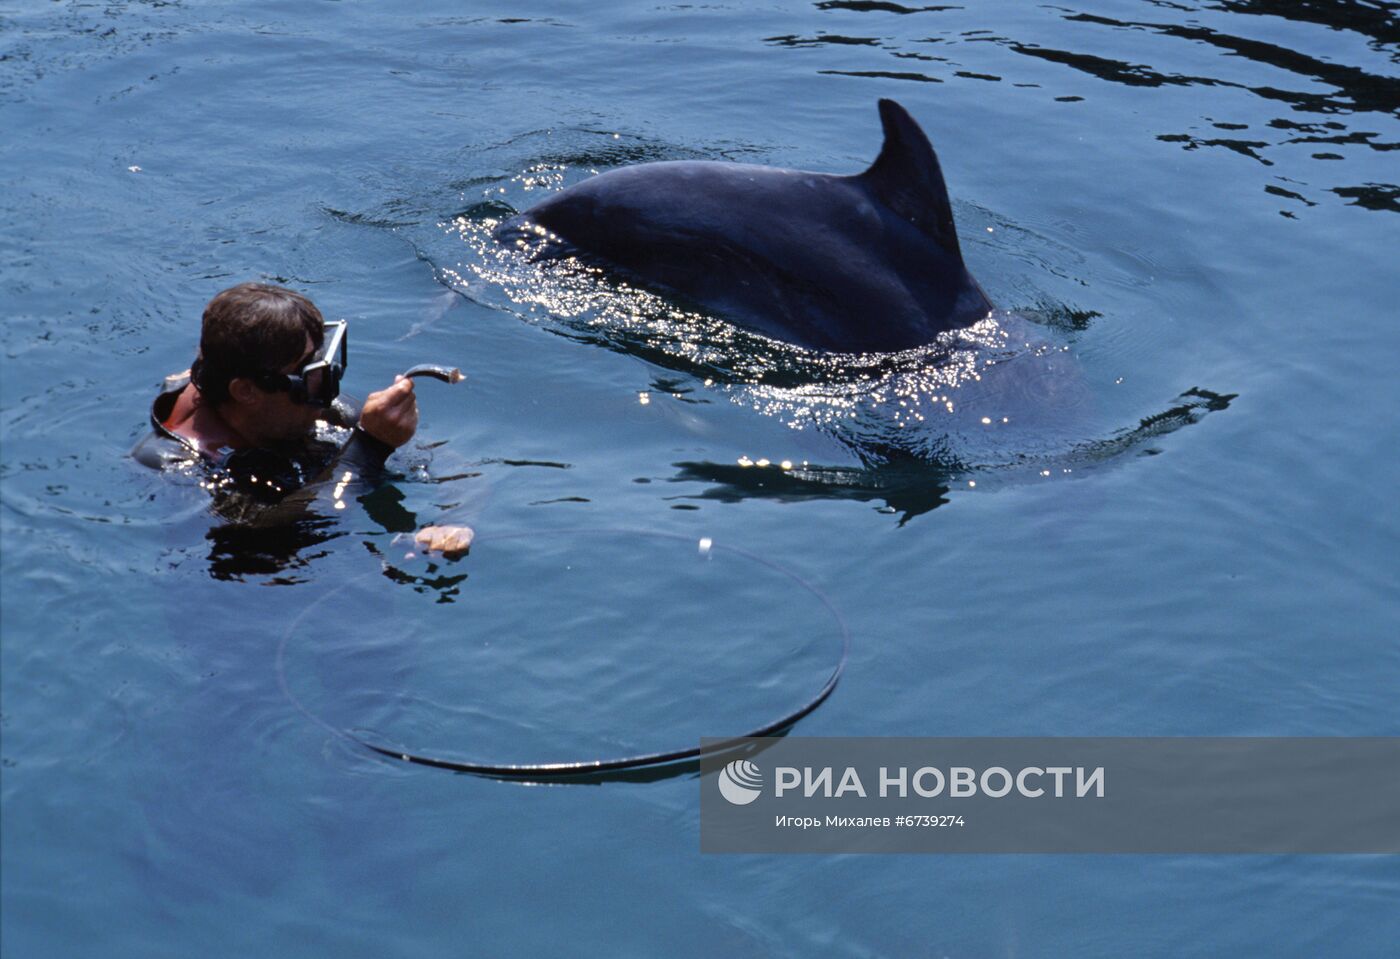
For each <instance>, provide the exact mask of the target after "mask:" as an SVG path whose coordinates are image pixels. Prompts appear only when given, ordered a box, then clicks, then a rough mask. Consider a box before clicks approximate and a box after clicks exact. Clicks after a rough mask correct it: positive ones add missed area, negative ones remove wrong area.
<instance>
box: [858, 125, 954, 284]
mask: <svg viewBox="0 0 1400 959" xmlns="http://www.w3.org/2000/svg"><path fill="white" fill-rule="evenodd" d="M880 123H881V124H882V125H883V126H884V128H885V145H884V146H883V147H881V148H880V155H879V156H878V157H876V158H875V162H874V163H873V164H871V165H870V169H868V170H866V171H865V172H864V173H862V174H860V176H859V178H858V179H860V180H861V181H862V182H863V183H864V184H865V186H866V188H867V189H869V190H870V191H871V192H872V193H874V194H875V195H876V196H877V197H879V198H880V199H881V200H882V201H883V202H884V203H885V205H886V206H888V207H889V208H890V209H892V210H893V211H894V212H895V213H896V214H898V215H899V216H901V217H903V218H904V219H906V220H908V221H910V222H911V223H913V224H914V225H915V226H916V227H918V228H919V229H920V230H922V231H923V232H924V233H925V234H926V235H928V236H929V237H931V238H932V239H933V240H935V241H936V242H937V243H938V244H939V245H940V246H942V247H943V249H945V250H946V251H948V253H949V254H951V255H952V256H955V257H957V259H958V261H959V262H961V261H962V250H961V249H960V248H959V246H958V231H957V229H956V228H955V227H954V226H953V208H952V206H951V205H950V204H949V203H948V187H947V186H946V185H944V183H943V170H942V169H941V168H940V167H939V165H938V156H937V154H935V153H934V152H933V145H932V144H931V143H929V142H928V137H927V136H925V135H924V131H923V130H922V129H920V128H919V125H918V124H917V123H915V122H914V118H913V117H911V116H910V115H909V112H908V111H907V110H905V109H904V107H902V106H900V105H899V104H898V103H895V102H894V101H893V100H881V101H880Z"/></svg>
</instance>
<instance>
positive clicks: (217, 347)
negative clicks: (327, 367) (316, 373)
mask: <svg viewBox="0 0 1400 959" xmlns="http://www.w3.org/2000/svg"><path fill="white" fill-rule="evenodd" d="M324 329H325V327H324V320H323V319H322V317H321V311H320V310H318V309H316V306H315V304H313V303H312V302H311V301H310V300H308V299H307V298H306V297H304V296H302V295H301V294H300V293H297V292H295V291H293V290H288V289H286V288H284V287H280V286H271V285H269V284H266V283H241V284H239V285H238V286H234V287H230V288H229V289H227V290H224V291H223V292H222V293H220V294H218V295H217V296H215V297H214V298H213V299H212V300H210V301H209V305H208V306H206V307H205V308H204V325H203V329H202V331H201V334H200V340H199V358H198V359H197V360H196V361H195V365H194V367H193V370H192V376H193V379H194V384H195V386H196V387H197V388H198V389H199V395H200V400H201V402H203V403H207V404H208V405H210V406H212V407H213V408H215V409H216V410H218V411H219V412H220V413H221V414H222V415H224V416H225V417H226V418H229V417H230V415H231V414H232V416H233V417H235V418H237V419H238V420H240V421H241V422H242V423H244V424H249V425H250V426H251V428H252V431H253V432H255V433H257V434H258V435H257V436H251V437H250V439H256V440H276V439H291V438H293V437H295V436H298V435H301V434H304V433H305V432H306V431H307V430H308V429H310V428H311V426H312V424H313V423H314V422H315V420H316V417H317V411H316V409H315V408H314V407H311V406H306V405H302V404H297V403H294V402H292V399H291V398H290V396H289V395H288V394H287V393H286V392H285V391H281V390H278V389H275V388H272V387H271V386H270V384H271V383H272V382H274V381H275V379H276V374H280V373H295V372H296V371H297V369H299V368H300V366H301V365H302V364H303V363H304V362H305V361H306V360H307V359H308V358H310V357H311V356H312V355H313V354H314V353H315V352H316V350H317V349H318V348H319V347H320V346H321V341H322V337H323V336H324ZM245 432H247V430H245Z"/></svg>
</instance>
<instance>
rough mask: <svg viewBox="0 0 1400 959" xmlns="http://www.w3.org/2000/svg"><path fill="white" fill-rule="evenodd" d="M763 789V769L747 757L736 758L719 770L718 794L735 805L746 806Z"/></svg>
mask: <svg viewBox="0 0 1400 959" xmlns="http://www.w3.org/2000/svg"><path fill="white" fill-rule="evenodd" d="M762 790H763V771H762V770H761V769H759V768H758V767H757V766H755V765H754V764H753V763H751V762H749V761H748V760H747V759H736V760H734V761H733V762H732V763H730V764H729V765H728V766H725V767H724V768H723V769H721V770H720V771H719V794H720V795H721V796H723V797H724V798H725V799H728V800H729V801H730V802H732V803H733V804H734V805H736V806H747V805H748V804H749V803H751V802H753V801H754V800H755V799H757V798H758V795H759V793H760V792H762Z"/></svg>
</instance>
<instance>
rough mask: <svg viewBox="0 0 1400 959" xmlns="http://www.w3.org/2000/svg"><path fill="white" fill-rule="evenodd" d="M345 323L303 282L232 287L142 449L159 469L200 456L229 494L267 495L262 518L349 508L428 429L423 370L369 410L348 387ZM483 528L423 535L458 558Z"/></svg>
mask: <svg viewBox="0 0 1400 959" xmlns="http://www.w3.org/2000/svg"><path fill="white" fill-rule="evenodd" d="M345 333H346V327H345V323H344V322H343V321H342V322H340V323H326V322H325V320H324V318H323V317H322V316H321V311H320V310H318V309H317V308H316V306H315V304H313V303H312V302H311V301H310V300H308V299H307V298H306V297H304V296H302V295H301V294H300V293H297V292H295V291H293V290H288V289H286V288H284V287H280V286H271V285H268V284H264V283H243V284H240V285H238V286H234V287H230V288H229V289H227V290H224V291H223V292H222V293H219V294H218V295H217V296H215V297H214V298H213V299H212V300H210V301H209V305H208V306H207V307H205V309H204V320H203V327H202V330H201V334H200V343H199V356H198V357H197V358H196V359H195V361H194V364H193V365H192V366H191V367H190V369H189V371H188V372H187V373H185V374H180V375H178V376H176V377H171V378H169V379H168V380H167V381H166V388H165V390H164V391H163V392H161V394H160V395H159V396H157V397H156V400H155V402H154V403H153V404H152V406H151V433H150V434H149V435H147V436H146V437H145V438H144V439H143V440H141V442H140V443H138V444H137V446H136V448H135V449H134V450H133V451H132V455H133V456H134V457H135V458H136V459H137V460H138V461H140V462H142V463H144V464H146V465H148V466H153V467H156V468H159V469H163V468H166V467H169V466H174V465H178V464H189V463H198V464H200V465H201V466H203V467H204V468H207V469H209V470H210V471H211V473H212V475H213V477H214V480H215V483H214V485H215V488H216V489H217V490H219V491H220V493H222V494H228V495H229V496H238V497H239V499H240V501H243V500H251V501H252V502H254V503H256V504H259V507H260V508H259V509H257V510H256V511H254V512H255V513H256V517H257V521H258V522H260V523H266V522H269V521H272V522H275V521H277V519H278V518H285V516H287V515H290V514H292V513H293V512H300V511H302V510H304V509H306V508H307V507H309V506H313V504H314V505H323V506H329V507H331V508H333V509H343V508H344V497H345V495H346V493H347V492H354V491H359V490H361V489H363V487H365V486H367V485H372V484H373V483H374V482H375V481H376V480H377V478H378V477H379V475H380V474H381V472H382V470H383V466H384V461H385V460H386V459H387V458H388V456H389V454H390V453H392V452H393V451H394V450H395V449H397V448H398V447H400V446H402V445H403V444H405V443H407V442H408V441H409V440H410V439H412V437H413V434H414V432H415V431H416V430H417V428H418V401H417V399H416V398H415V397H414V394H413V381H412V380H411V379H407V378H404V377H396V378H395V382H394V384H393V385H392V386H389V387H388V388H386V389H383V390H379V391H378V392H375V393H371V394H370V395H369V396H368V397H366V399H365V402H364V405H363V406H362V407H360V408H359V409H356V408H355V406H354V404H353V403H351V402H349V401H348V400H347V399H346V398H345V397H342V396H340V378H341V375H342V373H343V372H344V369H345V365H346V362H347V357H348V352H347V349H348V348H347V345H346V339H345ZM337 430H339V431H341V432H344V431H346V430H348V431H349V439H348V440H346V441H345V442H344V443H343V444H342V445H339V446H337V445H336V444H334V443H331V442H327V441H326V440H325V439H324V438H323V437H324V436H325V435H327V434H331V433H334V432H336V431H337ZM274 504H275V505H274ZM472 536H473V534H472V531H471V529H470V528H468V527H465V526H429V527H426V528H424V529H421V530H419V531H418V532H417V534H416V536H415V540H416V542H417V543H418V544H419V545H420V546H422V547H423V548H424V549H426V550H429V551H438V552H442V553H444V554H446V555H449V556H453V555H461V554H462V553H465V552H466V551H467V549H468V548H469V547H470V546H471V541H472Z"/></svg>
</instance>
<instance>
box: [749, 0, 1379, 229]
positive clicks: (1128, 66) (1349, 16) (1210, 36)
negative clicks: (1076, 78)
mask: <svg viewBox="0 0 1400 959" xmlns="http://www.w3.org/2000/svg"><path fill="white" fill-rule="evenodd" d="M1151 6H1152V7H1155V8H1156V9H1155V11H1154V12H1155V13H1156V14H1158V15H1159V16H1160V17H1161V19H1157V20H1138V19H1121V18H1118V17H1113V16H1106V15H1103V14H1100V13H1093V12H1076V11H1074V10H1071V9H1067V8H1056V7H1047V8H1043V9H1045V10H1047V11H1056V12H1058V13H1060V15H1061V20H1062V22H1064V23H1069V24H1076V25H1082V26H1083V27H1084V28H1085V29H1086V33H1085V35H1084V38H1083V39H1084V43H1083V45H1082V46H1081V45H1080V44H1074V45H1056V44H1051V43H1046V42H1043V41H1041V40H1040V39H1038V38H1037V39H1031V38H1029V37H1026V36H1016V35H997V34H996V33H995V32H994V31H991V30H971V31H969V30H965V29H961V28H951V29H944V30H942V31H940V32H938V33H937V34H936V35H934V36H930V37H925V38H922V39H912V38H911V39H903V38H899V39H896V38H890V37H883V38H880V39H878V40H877V39H876V38H874V37H859V36H857V37H848V36H842V35H839V34H834V33H833V34H825V33H819V34H817V35H815V36H812V37H806V38H803V37H799V36H797V35H788V36H780V37H771V38H769V42H770V43H775V44H777V45H780V46H785V47H789V48H819V47H823V46H833V45H835V46H840V45H845V46H848V47H849V46H860V47H862V48H873V49H870V50H869V53H870V55H871V56H872V57H873V56H875V55H876V50H877V49H878V51H879V55H880V56H886V55H889V56H894V57H898V58H901V59H910V58H913V59H918V60H921V61H926V62H931V63H943V64H946V65H947V66H946V67H945V68H944V70H946V73H945V72H941V71H940V70H937V69H933V70H929V71H924V72H910V71H902V70H890V69H876V68H873V67H874V63H873V62H872V64H871V68H859V69H856V68H852V67H851V66H850V65H849V64H850V59H849V58H845V59H843V63H842V65H841V66H834V65H833V66H818V67H817V72H818V73H820V74H824V75H829V76H847V77H861V78H869V79H891V80H906V81H916V82H921V83H943V82H948V81H949V80H955V79H977V80H981V81H988V82H997V81H1000V80H1001V79H1002V78H1003V76H1004V75H1005V74H1006V73H1007V72H1014V71H1003V70H993V71H988V70H986V68H985V67H986V65H987V64H983V65H982V66H980V67H978V68H977V69H975V70H974V69H958V68H959V67H960V66H964V64H963V63H960V62H959V60H958V59H954V58H955V57H960V58H961V59H962V60H964V61H971V60H976V61H979V62H980V61H984V60H986V59H987V58H986V57H983V56H979V55H978V54H976V53H975V52H974V51H972V50H971V49H969V46H970V45H971V44H992V45H995V46H997V47H1000V48H1002V49H1005V50H1007V51H1010V52H1012V53H1014V54H1016V55H1018V56H1023V57H1030V58H1034V59H1037V60H1041V61H1044V62H1047V63H1051V64H1057V65H1060V66H1063V67H1066V68H1068V69H1070V70H1074V71H1076V72H1079V73H1082V74H1086V75H1088V76H1090V77H1093V78H1094V79H1096V80H1101V81H1104V82H1106V83H1110V84H1114V85H1117V86H1123V87H1140V88H1149V89H1150V88H1172V87H1182V88H1191V87H1199V88H1204V89H1209V90H1212V91H1216V92H1218V94H1219V95H1218V96H1215V95H1212V96H1210V97H1209V98H1207V99H1205V100H1203V101H1202V103H1203V105H1206V106H1207V107H1208V113H1207V114H1206V115H1204V116H1202V117H1201V119H1202V120H1203V121H1204V123H1205V124H1206V125H1208V126H1209V127H1210V129H1211V130H1225V131H1245V130H1248V131H1250V132H1249V134H1247V135H1236V136H1222V135H1219V134H1218V133H1206V134H1202V133H1198V132H1194V130H1193V129H1188V130H1168V131H1165V132H1162V133H1161V134H1159V136H1158V139H1160V140H1162V141H1163V142H1167V143H1180V144H1182V145H1183V148H1184V149H1186V150H1197V149H1209V148H1214V147H1218V148H1221V149H1224V150H1229V151H1231V152H1234V153H1237V154H1239V155H1241V156H1245V157H1249V158H1250V159H1253V160H1255V161H1257V162H1259V163H1260V164H1261V165H1263V166H1266V167H1274V166H1276V165H1281V166H1283V167H1285V168H1286V169H1287V170H1289V171H1290V172H1294V171H1299V172H1301V170H1303V169H1306V172H1307V175H1308V177H1309V179H1319V178H1320V179H1322V180H1323V181H1324V182H1323V183H1320V184H1318V186H1317V189H1316V190H1315V191H1312V194H1311V195H1310V196H1305V195H1303V194H1302V193H1297V192H1293V193H1292V196H1295V197H1296V198H1297V199H1298V200H1300V201H1302V202H1304V203H1305V205H1308V204H1315V203H1317V202H1320V201H1322V200H1324V199H1326V195H1327V194H1331V195H1333V196H1335V197H1338V198H1341V199H1342V200H1345V201H1349V202H1350V203H1351V204H1353V205H1357V206H1361V207H1363V208H1365V209H1368V210H1376V211H1387V212H1397V211H1400V206H1397V199H1396V198H1397V192H1400V190H1398V189H1397V186H1396V184H1395V181H1394V180H1393V179H1390V177H1393V173H1392V174H1389V175H1387V177H1386V179H1385V180H1380V181H1378V180H1376V179H1369V178H1368V179H1366V180H1364V181H1363V182H1360V183H1358V182H1355V181H1353V182H1345V181H1342V182H1337V181H1336V180H1335V177H1336V176H1337V175H1338V173H1339V172H1340V171H1332V172H1325V173H1324V172H1323V171H1321V170H1319V169H1318V168H1317V166H1316V164H1312V163H1307V162H1306V161H1300V159H1299V158H1298V157H1296V156H1294V154H1293V153H1292V152H1291V151H1288V150H1287V149H1286V148H1289V147H1293V146H1295V145H1317V146H1319V147H1322V146H1330V147H1335V148H1338V149H1333V150H1320V151H1318V152H1314V153H1312V154H1311V155H1310V157H1309V158H1308V159H1310V160H1313V161H1324V162H1325V161H1335V160H1343V159H1349V158H1350V159H1354V158H1355V157H1356V154H1355V152H1354V151H1355V150H1356V149H1365V150H1370V151H1375V152H1379V153H1388V152H1390V151H1394V150H1396V149H1400V131H1397V130H1396V128H1395V120H1396V119H1397V113H1400V76H1398V75H1397V74H1396V72H1395V70H1394V69H1393V68H1394V65H1395V64H1396V62H1397V60H1400V50H1397V44H1398V43H1400V5H1397V4H1395V3H1390V2H1376V3H1363V2H1356V0H1336V2H1303V3H1284V2H1247V0H1239V2H1221V3H1213V4H1187V3H1175V2H1173V3H1164V2H1159V3H1152V4H1151ZM817 7H818V9H821V10H823V11H833V12H834V11H844V12H846V13H866V14H870V15H871V16H870V19H871V21H872V22H879V15H881V14H884V13H890V12H894V13H900V14H912V13H920V12H936V11H944V10H959V9H961V8H957V7H920V8H911V7H902V6H898V5H895V4H884V3H870V4H867V3H819V4H817ZM1218 14H1234V15H1239V16H1240V17H1241V18H1242V19H1239V20H1235V21H1230V24H1231V26H1233V27H1236V28H1247V27H1248V26H1250V25H1251V20H1250V19H1249V18H1260V21H1259V22H1263V20H1264V18H1268V23H1267V25H1268V27H1269V29H1270V32H1271V34H1277V33H1278V29H1277V24H1276V23H1274V22H1272V21H1275V20H1278V21H1285V22H1290V23H1293V24H1297V25H1305V26H1307V27H1312V26H1321V27H1325V28H1328V29H1330V30H1333V31H1337V32H1338V38H1337V39H1339V40H1341V41H1346V40H1347V38H1348V37H1350V36H1351V35H1359V36H1360V37H1362V38H1364V40H1365V46H1366V48H1367V49H1368V50H1369V51H1370V52H1371V53H1372V54H1373V57H1372V58H1371V59H1374V60H1375V61H1376V62H1375V64H1374V65H1370V64H1366V65H1363V64H1358V63H1349V62H1346V60H1345V59H1342V57H1338V56H1332V55H1328V56H1324V55H1321V54H1316V55H1315V54H1313V53H1310V52H1306V51H1307V50H1310V49H1313V48H1316V47H1321V48H1325V47H1326V46H1327V45H1328V44H1327V42H1326V38H1323V42H1322V43H1315V42H1313V41H1316V40H1318V39H1319V38H1317V37H1316V36H1315V35H1314V34H1310V35H1308V36H1307V37H1306V38H1304V37H1303V36H1300V38H1299V39H1300V46H1299V47H1296V48H1295V47H1292V46H1285V45H1282V44H1280V43H1277V42H1272V41H1266V40H1261V39H1255V38H1252V37H1250V36H1247V35H1244V34H1243V33H1236V32H1230V31H1227V30H1223V29H1217V28H1215V27H1212V26H1207V25H1204V24H1202V23H1201V22H1200V18H1201V17H1204V18H1207V19H1210V20H1219V18H1218V17H1215V16H1212V15H1218ZM1193 15H1199V16H1193ZM928 22H929V24H930V25H937V24H938V23H939V20H938V19H930V20H929V21H928ZM1219 22H1225V21H1223V20H1219ZM1047 32H1049V31H1047ZM1053 32H1054V33H1055V35H1056V38H1057V39H1058V40H1059V43H1060V44H1064V43H1065V41H1067V40H1071V39H1073V38H1072V36H1071V34H1070V33H1067V32H1066V31H1063V30H1061V31H1053ZM1149 38H1168V39H1170V40H1176V41H1185V43H1186V44H1189V45H1191V47H1194V48H1196V50H1195V51H1193V52H1191V53H1188V52H1187V48H1182V50H1180V51H1178V50H1173V49H1172V48H1171V47H1170V46H1164V45H1162V44H1160V43H1154V42H1151V41H1150V40H1149ZM1305 39H1306V40H1307V41H1309V43H1308V45H1307V46H1302V42H1303V41H1304V40H1305ZM1105 41H1107V43H1106V42H1105ZM909 43H915V44H918V45H921V46H926V45H934V44H936V45H938V47H939V49H940V52H942V53H944V54H945V55H944V56H930V55H928V54H926V53H921V52H919V51H917V50H915V49H908V48H906V44H909ZM1348 45H1349V44H1347V43H1345V42H1343V43H1342V44H1341V45H1340V47H1339V49H1345V48H1346V47H1347V46H1348ZM1105 46H1108V47H1109V48H1117V49H1121V50H1122V51H1123V55H1122V56H1112V55H1109V54H1106V53H1103V52H1092V53H1091V52H1088V51H1087V50H1085V49H1083V47H1091V48H1094V49H1095V50H1096V51H1098V50H1101V49H1103V48H1104V47H1105ZM1200 48H1207V49H1211V50H1215V51H1219V53H1220V54H1221V55H1223V56H1227V57H1231V58H1240V59H1241V60H1245V61H1248V62H1250V63H1252V64H1255V65H1257V66H1258V67H1262V68H1268V69H1271V70H1277V71H1281V72H1282V73H1284V74H1287V75H1291V76H1292V77H1294V78H1296V79H1297V81H1299V82H1298V84H1297V85H1292V84H1290V85H1280V84H1277V83H1259V82H1248V81H1242V80H1239V79H1234V78H1233V77H1235V76H1238V75H1240V74H1241V72H1248V73H1250V74H1252V75H1258V74H1259V73H1260V72H1261V71H1258V70H1250V71H1242V70H1241V67H1240V65H1239V64H1237V63H1228V64H1222V69H1223V70H1226V71H1228V73H1227V74H1225V75H1218V76H1212V75H1209V74H1202V73H1200V72H1198V71H1197V70H1175V69H1172V66H1173V64H1174V63H1176V62H1177V61H1178V60H1185V59H1188V58H1189V59H1190V60H1191V62H1192V63H1193V65H1199V63H1200V57H1199V55H1198V51H1199V50H1200ZM1343 56H1345V54H1343ZM1265 72H1266V71H1265ZM1052 79H1053V78H1052ZM1039 85H1040V84H1018V86H1032V87H1033V86H1039ZM1316 87H1322V88H1325V89H1323V90H1318V89H1315V88H1316ZM1231 91H1245V92H1247V93H1249V94H1252V95H1253V96H1254V97H1257V98H1259V99H1261V100H1265V101H1269V102H1276V103H1280V104H1283V105H1286V106H1287V107H1288V108H1289V109H1290V111H1291V114H1293V115H1296V114H1320V115H1322V116H1324V117H1325V118H1326V119H1323V120H1317V121H1304V120H1300V119H1297V118H1295V116H1293V115H1284V116H1280V117H1275V118H1272V119H1269V120H1267V121H1266V122H1262V123H1261V122H1260V121H1259V120H1258V118H1257V117H1255V116H1254V115H1253V113H1252V111H1248V110H1247V111H1244V115H1241V114H1242V111H1241V108H1240V106H1239V105H1238V104H1237V103H1236V102H1233V101H1231V100H1229V99H1228V94H1229V93H1230V92H1231ZM1055 99H1056V100H1057V101H1060V102H1082V101H1083V100H1084V97H1083V96H1079V95H1068V96H1057V97H1055ZM1237 118H1238V119H1237ZM1194 126H1195V125H1194V124H1193V127H1194ZM1285 154H1286V155H1285ZM1387 169H1394V164H1393V163H1392V164H1388V165H1387ZM1325 181H1331V182H1330V183H1328V182H1325ZM1270 186H1272V184H1270ZM1269 192H1271V193H1273V194H1274V195H1279V196H1284V195H1288V194H1282V193H1279V192H1278V191H1277V190H1270V191H1269ZM1281 212H1283V213H1284V215H1285V216H1289V217H1293V218H1296V216H1297V214H1296V208H1295V210H1285V211H1281Z"/></svg>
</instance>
